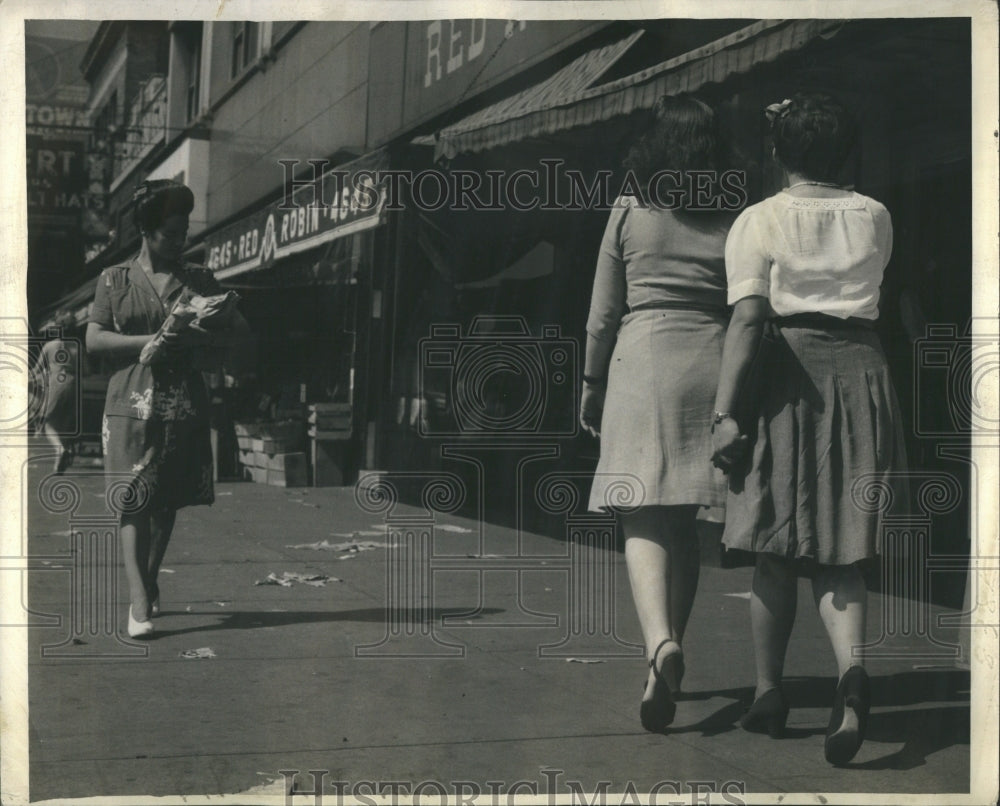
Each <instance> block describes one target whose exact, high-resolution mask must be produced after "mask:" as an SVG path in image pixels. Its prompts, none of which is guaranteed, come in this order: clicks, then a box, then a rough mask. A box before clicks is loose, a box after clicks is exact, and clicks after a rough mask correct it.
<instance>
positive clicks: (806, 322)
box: [770, 313, 875, 330]
mask: <svg viewBox="0 0 1000 806" xmlns="http://www.w3.org/2000/svg"><path fill="white" fill-rule="evenodd" d="M770 321H771V322H773V323H774V324H775V325H777V326H778V327H814V328H820V329H823V330H846V329H854V328H858V327H864V328H867V329H869V330H874V329H875V321H874V320H873V319H861V318H860V317H857V316H850V317H848V318H847V319H841V318H839V317H837V316H830V315H829V314H825V313H793V314H791V315H790V316H776V317H774V318H772V319H771V320H770Z"/></svg>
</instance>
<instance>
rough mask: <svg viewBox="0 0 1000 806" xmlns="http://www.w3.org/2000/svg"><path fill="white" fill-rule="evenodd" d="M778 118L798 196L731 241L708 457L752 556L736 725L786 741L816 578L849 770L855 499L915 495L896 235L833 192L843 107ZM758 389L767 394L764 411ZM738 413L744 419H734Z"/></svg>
mask: <svg viewBox="0 0 1000 806" xmlns="http://www.w3.org/2000/svg"><path fill="white" fill-rule="evenodd" d="M768 117H769V118H770V119H771V125H772V134H773V138H774V156H775V158H776V159H777V160H778V162H779V163H780V165H781V166H782V168H783V169H784V171H785V173H786V175H787V179H788V186H787V187H786V188H785V189H784V190H782V191H781V192H779V193H777V194H776V195H774V196H772V197H770V198H768V199H765V200H764V201H762V202H760V203H759V204H756V205H753V206H752V207H749V208H747V209H746V210H744V211H743V213H742V214H741V215H740V217H739V218H738V219H737V220H736V223H735V224H734V225H733V228H732V231H731V232H730V234H729V239H728V241H727V243H726V271H727V275H728V280H729V292H728V297H729V302H730V303H731V304H735V309H734V311H733V316H732V320H731V322H730V325H729V330H728V332H727V333H726V343H725V351H724V353H723V358H722V373H721V377H720V380H719V391H718V395H717V397H716V403H715V409H716V413H715V415H714V426H713V440H714V448H715V453H714V457H713V461H714V462H715V463H716V464H717V465H718V466H719V467H721V468H723V469H724V470H727V471H729V473H730V488H729V490H730V491H729V496H728V500H727V504H726V526H725V531H724V533H723V542H724V544H725V546H726V547H727V549H732V550H735V551H737V552H739V551H750V552H754V553H755V554H756V557H755V564H756V570H755V572H754V579H753V590H752V592H751V600H750V614H751V623H752V627H753V640H754V653H755V657H756V666H757V687H756V691H755V700H754V703H753V705H752V706H751V708H750V710H749V712H748V713H747V714H746V715H745V716H744V717H743V721H742V725H743V727H744V728H745V729H746V730H749V731H758V732H768V733H770V734H771V735H772V736H777V735H780V733H781V732H782V731H783V729H784V725H785V720H786V717H787V715H788V704H787V702H786V700H785V696H784V694H783V692H782V689H781V678H782V670H783V667H784V660H785V650H786V647H787V646H788V640H789V636H790V634H791V630H792V623H793V621H794V619H795V610H796V591H797V576H798V575H800V574H801V575H806V576H808V577H810V578H811V580H812V589H813V597H814V599H815V604H816V607H817V609H818V611H819V615H820V619H821V620H822V622H823V626H824V627H825V628H826V631H827V634H828V635H829V638H830V642H831V644H832V645H833V651H834V654H835V655H836V659H837V671H838V676H839V682H838V685H837V691H836V697H835V700H834V703H833V710H832V713H831V715H830V722H829V727H828V729H827V734H826V742H825V755H826V758H827V760H828V761H829V762H831V763H833V764H844V763H846V762H848V761H850V759H851V758H853V757H854V755H855V754H856V753H857V751H858V749H859V748H860V746H861V743H862V742H863V740H864V735H865V728H866V724H867V719H868V711H869V705H870V695H869V680H868V675H867V673H866V672H865V669H864V666H863V665H862V658H861V656H860V652H861V650H862V647H863V646H864V641H865V604H866V596H867V593H866V590H865V582H864V578H863V576H862V569H861V566H862V565H863V564H865V563H869V562H872V561H873V560H874V559H875V558H876V555H877V553H878V552H879V549H880V546H879V543H878V534H879V522H878V516H877V515H876V514H875V513H873V512H870V511H866V509H865V508H864V507H863V506H862V505H861V500H862V499H863V497H864V496H863V495H860V494H859V490H860V489H862V488H863V487H865V486H866V485H867V489H872V485H889V486H890V488H893V489H894V493H895V497H896V499H897V500H898V501H899V502H900V503H901V504H903V505H905V502H906V498H907V490H906V488H905V484H904V483H903V481H902V475H901V473H902V471H904V470H905V468H906V456H905V448H904V442H903V434H902V428H901V424H900V416H899V405H898V402H897V400H896V395H895V392H894V390H893V388H892V382H891V380H890V377H889V370H888V367H887V365H886V359H885V356H884V354H883V352H882V348H881V346H880V344H879V340H878V337H877V336H876V334H875V331H874V329H873V325H874V322H875V320H876V319H877V317H878V303H879V285H880V284H881V282H882V274H883V271H884V269H885V266H886V263H887V262H888V260H889V254H890V252H891V250H892V223H891V220H890V217H889V213H888V211H887V210H886V209H885V207H883V206H882V205H881V204H880V203H879V202H877V201H875V200H874V199H870V198H868V197H867V196H863V195H861V194H859V193H855V192H853V191H851V190H848V189H847V188H844V187H841V186H840V185H838V184H837V182H836V179H837V175H838V173H839V171H840V169H841V167H842V166H843V164H844V162H845V161H846V158H847V156H848V154H849V152H850V151H851V148H852V147H853V144H854V142H855V139H856V137H857V128H856V124H855V121H854V119H853V117H852V116H851V114H850V113H849V112H848V111H847V110H846V109H845V108H844V107H843V106H842V105H841V104H840V103H839V102H838V101H836V100H834V99H833V98H831V97H829V96H827V95H821V94H801V95H796V96H794V97H793V98H792V99H791V100H788V101H784V102H783V103H781V104H774V105H772V106H771V107H768ZM766 323H767V324H766ZM765 324H766V330H767V336H765V337H764V342H763V344H762V341H761V340H762V332H763V331H765ZM758 347H762V351H761V352H760V353H759V355H758ZM755 355H757V356H758V359H755ZM749 387H758V388H759V390H760V393H759V395H757V396H756V399H755V400H747V397H753V396H747V395H746V389H747V388H749ZM741 388H742V389H743V390H744V392H743V394H742V395H741V394H740V390H741ZM738 405H739V406H740V407H748V408H749V413H748V414H747V415H746V416H745V417H744V416H740V415H737V416H735V417H734V414H733V413H734V412H736V411H737V407H738ZM737 420H740V424H738V423H737ZM741 425H742V426H743V433H742V434H741V427H740V426H741ZM750 443H752V447H750V455H749V456H743V454H744V451H745V448H747V446H748V445H749V444H750ZM859 485H860V486H859Z"/></svg>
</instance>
